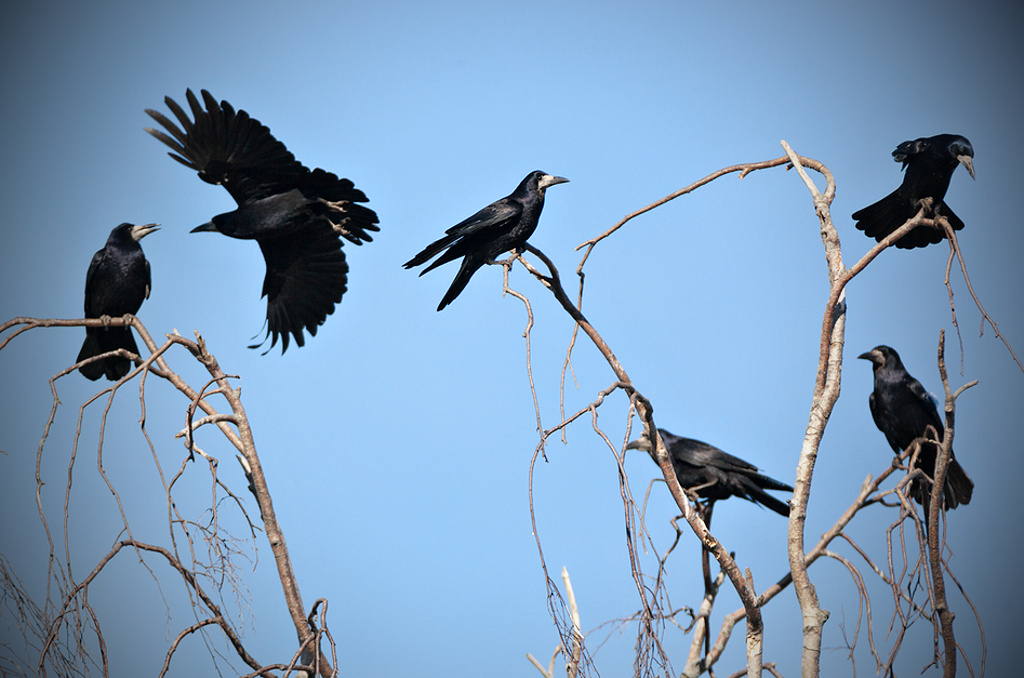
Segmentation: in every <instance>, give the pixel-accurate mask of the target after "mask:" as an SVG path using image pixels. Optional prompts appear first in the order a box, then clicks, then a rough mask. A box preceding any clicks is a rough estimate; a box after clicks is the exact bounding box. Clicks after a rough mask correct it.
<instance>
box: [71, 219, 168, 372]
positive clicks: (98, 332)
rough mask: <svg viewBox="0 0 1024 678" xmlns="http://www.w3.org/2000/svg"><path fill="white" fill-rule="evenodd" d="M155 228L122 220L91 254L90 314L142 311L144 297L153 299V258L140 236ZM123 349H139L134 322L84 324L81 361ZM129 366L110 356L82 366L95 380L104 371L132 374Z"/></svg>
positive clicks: (87, 309) (87, 283)
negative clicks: (126, 324)
mask: <svg viewBox="0 0 1024 678" xmlns="http://www.w3.org/2000/svg"><path fill="white" fill-rule="evenodd" d="M156 230H159V229H157V227H156V224H144V225H141V226H134V225H132V224H121V225H120V226H117V227H115V228H114V230H112V231H111V232H110V237H108V238H107V244H106V245H105V246H104V247H103V249H101V250H100V251H98V252H97V253H96V254H94V255H93V257H92V261H91V262H90V263H89V272H88V273H86V276H85V317H86V318H103V317H108V318H114V317H121V316H124V315H126V314H129V313H130V314H132V315H135V314H136V313H138V311H139V307H141V306H142V302H143V300H145V299H148V298H149V289H150V285H151V279H150V273H149V262H148V261H146V255H145V254H143V252H142V245H140V244H139V241H140V240H142V239H143V238H144V237H146V236H147V235H149V234H150V233H152V232H153V231H156ZM119 348H123V349H125V350H126V351H130V352H131V353H134V354H136V355H138V354H139V347H138V345H137V344H136V343H135V337H133V336H132V329H131V328H130V327H86V328H85V342H84V343H83V344H82V350H81V351H79V352H78V361H79V362H81V361H83V360H86V359H88V358H91V357H93V356H97V355H100V354H101V353H106V352H108V351H116V350H117V349H119ZM131 365H132V364H131V361H129V360H128V359H127V358H122V357H121V356H110V357H107V358H103V359H102V360H96V361H93V362H91V363H89V364H87V365H82V366H81V367H80V368H78V371H79V372H81V373H82V374H83V375H85V377H86V378H88V379H91V380H92V381H96V380H97V379H99V378H100V377H102V376H105V377H106V378H107V379H109V380H111V381H117V380H118V379H120V378H121V377H123V376H124V375H126V374H128V371H129V370H130V369H131Z"/></svg>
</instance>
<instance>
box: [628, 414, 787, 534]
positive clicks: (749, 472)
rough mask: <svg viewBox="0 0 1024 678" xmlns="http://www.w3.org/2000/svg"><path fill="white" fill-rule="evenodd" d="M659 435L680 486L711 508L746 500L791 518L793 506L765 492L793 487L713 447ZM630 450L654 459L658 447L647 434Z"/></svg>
mask: <svg viewBox="0 0 1024 678" xmlns="http://www.w3.org/2000/svg"><path fill="white" fill-rule="evenodd" d="M658 433H659V434H661V439H662V441H663V442H664V443H665V447H666V448H668V453H669V456H671V457H672V468H673V469H674V470H675V472H676V479H677V480H679V485H680V486H682V487H684V488H687V489H690V490H691V491H693V492H695V493H696V494H697V496H698V497H701V498H704V499H707V500H708V505H709V508H710V505H712V504H713V503H714V502H715V501H716V500H718V499H728V498H729V497H743V498H744V499H746V500H748V501H752V502H754V503H755V504H761V505H764V506H766V507H768V508H770V509H771V510H772V511H775V512H776V513H778V514H779V515H783V516H788V515H789V504H787V503H785V502H783V501H780V500H779V499H777V498H775V497H773V496H772V495H770V494H768V493H767V492H765V490H780V491H783V492H792V491H793V488H792V487H790V486H789V485H787V484H786V483H782V482H779V481H778V480H775V479H773V478H769V477H768V476H765V475H761V474H760V473H758V472H757V471H758V468H757V467H756V466H754V465H753V464H750V463H748V462H745V461H743V460H742V459H740V458H739V457H734V456H732V455H731V454H729V453H727V452H723V451H722V450H720V449H718V448H717V447H714V446H713V445H708V444H707V443H703V442H701V441H699V440H693V439H692V438H683V437H680V436H677V435H673V434H671V433H669V432H668V431H666V430H665V429H663V428H659V429H658ZM626 449H627V450H644V451H645V452H648V453H649V454H650V455H651V458H652V459H654V446H653V445H651V440H650V439H649V438H648V437H647V436H646V435H642V436H640V438H638V439H637V440H634V441H633V442H631V443H630V444H629V445H626Z"/></svg>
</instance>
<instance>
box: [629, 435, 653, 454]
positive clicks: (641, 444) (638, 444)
mask: <svg viewBox="0 0 1024 678" xmlns="http://www.w3.org/2000/svg"><path fill="white" fill-rule="evenodd" d="M626 449H627V450H643V451H644V452H650V451H651V450H652V449H654V448H653V446H652V445H651V439H650V438H649V437H647V434H646V433H643V434H641V436H640V437H639V438H637V439H636V440H634V441H633V442H631V443H630V444H629V445H626Z"/></svg>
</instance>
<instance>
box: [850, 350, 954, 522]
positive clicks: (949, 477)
mask: <svg viewBox="0 0 1024 678" xmlns="http://www.w3.org/2000/svg"><path fill="white" fill-rule="evenodd" d="M857 357H858V358H863V359H864V360H870V361H871V368H872V369H873V370H874V373H875V390H874V391H873V392H872V393H871V396H870V397H869V398H868V405H869V406H870V407H871V417H872V418H873V419H874V420H875V425H876V426H877V427H878V430H879V431H881V432H882V433H884V434H885V439H886V440H888V441H889V446H890V447H892V450H893V452H895V453H896V454H903V451H904V450H906V449H907V448H908V447H909V446H910V444H911V443H912V442H914V440H915V439H916V438H919V437H924V436H927V435H928V433H927V431H926V429H927V428H928V426H931V427H932V428H934V429H935V434H936V435H938V437H939V440H942V438H943V435H944V434H945V427H944V426H943V424H942V420H941V419H939V412H938V409H937V408H936V407H935V401H934V400H932V399H931V396H929V395H928V392H927V391H925V390H924V386H921V382H919V381H918V380H917V379H914V378H913V377H912V376H910V375H909V374H908V373H907V369H906V368H905V367H903V362H902V361H900V356H899V354H898V353H896V351H894V350H893V349H891V348H889V347H888V346H876V347H875V348H873V349H871V350H870V351H868V352H867V353H862V354H861V355H859V356H857ZM937 454H938V447H937V446H936V445H935V444H934V443H926V444H924V445H923V446H922V447H921V451H920V453H918V457H917V467H918V468H920V469H921V470H922V471H923V472H924V473H925V475H927V476H928V477H929V478H932V477H933V476H934V475H935V458H936V455H937ZM973 492H974V482H973V481H972V480H971V479H970V478H969V477H968V476H967V473H965V472H964V470H963V468H962V467H961V466H960V464H959V463H958V462H957V460H956V457H955V456H953V452H952V450H950V459H949V466H947V467H946V486H945V487H944V488H943V496H944V498H945V503H946V508H949V509H955V508H956V507H957V506H959V505H960V504H970V503H971V494H972V493H973ZM910 496H912V497H913V498H914V499H915V500H916V501H917V503H919V504H921V505H922V506H924V507H925V509H926V513H925V515H927V508H928V499H929V497H930V496H931V483H929V482H927V481H922V480H915V481H914V482H913V483H911V486H910Z"/></svg>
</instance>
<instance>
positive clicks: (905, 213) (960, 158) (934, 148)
mask: <svg viewBox="0 0 1024 678" xmlns="http://www.w3.org/2000/svg"><path fill="white" fill-rule="evenodd" d="M892 157H893V159H895V160H896V162H902V163H903V169H905V170H906V174H904V175H903V183H902V184H900V187H899V188H897V189H896V190H895V191H893V192H892V193H890V194H889V195H887V196H886V197H884V198H882V199H881V200H879V201H878V202H876V203H875V204H873V205H868V206H867V207H865V208H864V209H862V210H860V211H858V212H854V213H853V219H854V220H855V221H856V222H857V228H859V229H860V230H862V231H864V233H866V234H867V235H869V236H870V237H872V238H874V239H875V240H877V241H879V242H881V241H882V239H883V238H885V236H887V235H889V234H890V233H892V232H893V231H895V230H896V229H897V228H899V227H900V226H902V225H903V224H904V223H906V222H907V220H909V219H910V218H911V217H913V216H914V215H915V214H917V211H918V210H919V209H920V208H921V206H920V205H919V204H918V203H919V201H921V200H923V199H924V198H931V199H932V213H933V215H936V216H938V215H941V216H944V217H946V219H948V220H949V225H950V226H952V227H953V230H956V231H959V230H960V229H961V228H963V227H964V222H962V221H960V217H958V216H957V215H955V214H953V210H951V209H950V208H949V205H947V204H946V203H944V202H943V201H942V200H943V198H945V197H946V189H948V188H949V179H950V177H952V176H953V171H954V170H955V169H956V167H957V165H958V164H962V165H963V166H964V167H966V168H967V171H968V172H970V174H971V178H972V179H973V178H974V149H973V148H971V142H970V141H968V140H967V139H965V138H964V137H962V136H960V135H958V134H939V135H937V136H934V137H927V138H922V139H915V140H914V141H904V142H903V143H902V144H900V145H899V146H897V147H896V150H895V151H893V152H892ZM926 216H927V215H926ZM942 238H943V231H942V230H941V229H939V228H928V227H924V226H919V227H918V228H915V229H914V230H912V231H911V232H910V233H908V234H906V235H905V236H903V237H902V238H900V239H899V240H897V241H896V243H895V244H896V247H902V248H903V249H912V248H914V247H924V246H925V245H928V244H932V243H937V242H939V241H941V240H942Z"/></svg>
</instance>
